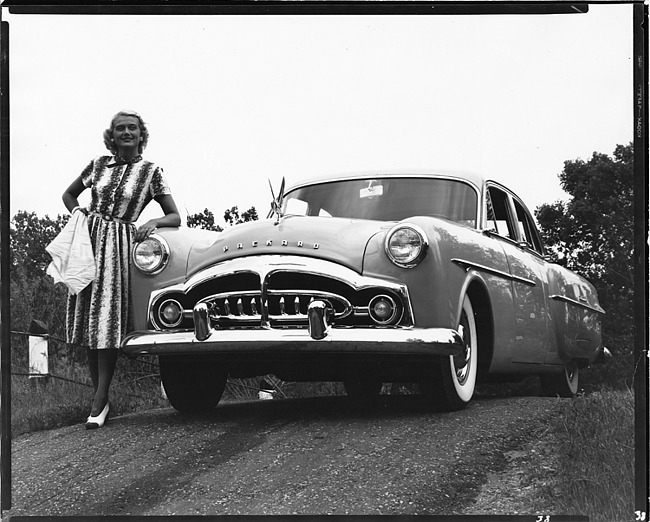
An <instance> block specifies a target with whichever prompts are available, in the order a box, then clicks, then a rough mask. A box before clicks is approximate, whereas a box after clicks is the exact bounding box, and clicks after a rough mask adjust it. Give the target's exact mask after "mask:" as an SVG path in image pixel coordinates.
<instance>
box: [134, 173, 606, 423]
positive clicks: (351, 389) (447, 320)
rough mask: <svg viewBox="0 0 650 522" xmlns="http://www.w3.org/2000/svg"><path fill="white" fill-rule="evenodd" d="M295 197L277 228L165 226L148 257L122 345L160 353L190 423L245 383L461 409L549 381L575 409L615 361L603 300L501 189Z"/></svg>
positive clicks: (323, 190)
mask: <svg viewBox="0 0 650 522" xmlns="http://www.w3.org/2000/svg"><path fill="white" fill-rule="evenodd" d="M283 185H284V182H283ZM280 192H281V193H280V194H279V195H278V197H277V198H275V199H274V201H273V203H272V213H271V214H270V215H269V218H268V219H266V220H261V221H254V222H249V223H244V224H240V225H237V226H234V227H231V228H229V229H228V230H226V231H224V232H222V233H216V232H208V231H205V230H197V229H188V228H179V229H160V230H158V231H157V233H156V234H154V235H152V236H151V237H149V238H148V239H147V240H145V241H143V242H141V243H139V244H137V245H136V246H135V248H134V251H133V264H134V266H135V268H134V276H133V288H134V296H133V301H134V306H135V313H136V317H135V321H136V331H134V332H132V333H131V334H130V335H128V336H127V337H126V338H125V340H124V342H123V344H122V349H123V351H124V352H125V353H126V354H127V355H128V356H138V355H140V354H150V355H157V356H158V359H159V363H160V375H161V379H162V382H163V385H164V388H165V391H166V394H167V396H168V398H169V400H170V402H171V404H172V406H173V407H174V408H176V409H178V410H179V411H192V410H201V409H207V408H212V407H214V406H215V405H216V404H217V402H218V401H219V399H220V397H221V394H222V393H223V390H224V387H225V385H226V380H227V378H228V376H229V375H230V376H233V377H252V376H258V375H267V374H274V375H276V376H277V377H278V378H279V379H282V380H284V381H342V382H343V383H344V386H345V390H346V392H347V394H348V395H350V396H351V397H354V398H356V399H362V400H369V399H371V398H372V397H373V396H376V395H378V394H379V392H380V389H381V388H382V384H383V383H391V382H397V383H402V382H414V383H419V387H420V390H421V392H422V396H423V397H424V400H425V401H427V403H430V404H431V405H435V406H436V407H440V408H443V409H449V410H454V409H459V408H462V407H463V406H465V405H466V404H467V403H468V402H469V401H470V399H471V398H472V395H473V393H474V389H475V385H476V382H477V379H478V380H480V379H503V378H510V377H518V376H519V377H521V376H526V375H530V374H534V375H539V376H540V378H541V383H542V389H543V391H544V392H545V393H546V394H549V395H559V396H562V397H571V396H573V395H574V394H575V393H576V392H577V390H578V374H579V369H580V368H584V367H586V366H588V365H590V364H591V363H594V362H595V361H600V360H602V359H604V358H605V356H606V355H608V351H607V350H606V348H604V347H603V346H602V343H601V331H600V319H601V316H602V314H604V311H603V309H602V308H601V307H600V305H599V302H598V297H597V295H596V292H595V290H594V288H593V286H592V285H591V284H590V283H589V282H588V281H586V280H585V279H584V278H582V277H580V276H579V275H576V274H575V273H573V272H571V271H569V270H567V269H566V268H565V267H563V266H559V265H557V264H552V263H549V262H548V261H547V259H546V257H545V252H544V246H543V245H542V241H541V238H540V235H539V232H538V231H537V228H536V225H535V222H534V221H533V218H532V216H531V214H530V212H529V211H528V210H527V208H526V207H525V206H524V204H523V203H522V201H521V200H520V199H519V198H518V197H517V196H516V195H515V194H514V193H513V192H511V191H510V190H508V189H507V188H505V187H503V186H502V185H500V184H499V183H496V182H493V181H489V180H484V179H482V178H480V177H478V176H475V175H467V174H463V175H458V174H451V173H378V172H372V173H368V174H361V175H347V176H338V177H332V178H323V179H318V180H314V181H310V182H302V183H298V184H296V185H295V186H293V187H291V188H290V189H289V190H287V191H286V193H284V191H283V190H281V191H280ZM274 197H275V196H274Z"/></svg>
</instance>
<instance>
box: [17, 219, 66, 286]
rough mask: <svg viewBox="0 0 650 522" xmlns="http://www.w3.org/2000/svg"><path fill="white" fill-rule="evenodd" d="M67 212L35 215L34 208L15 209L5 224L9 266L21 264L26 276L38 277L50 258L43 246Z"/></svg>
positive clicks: (53, 236)
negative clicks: (54, 215)
mask: <svg viewBox="0 0 650 522" xmlns="http://www.w3.org/2000/svg"><path fill="white" fill-rule="evenodd" d="M68 219H70V216H62V215H58V216H57V217H56V219H51V218H50V217H49V216H47V215H46V216H45V217H44V218H39V217H38V216H37V215H36V213H35V212H27V211H25V210H21V211H19V212H18V213H17V214H16V215H15V216H14V217H13V218H12V219H11V223H10V225H9V244H10V252H11V269H12V271H14V270H15V269H16V268H17V267H22V268H23V269H24V270H25V272H26V274H27V275H28V276H33V277H38V276H40V275H43V272H44V271H45V269H46V268H47V265H49V264H50V261H52V258H50V256H49V254H48V253H47V252H46V251H45V247H46V246H47V245H49V244H50V243H51V242H52V240H54V238H55V237H56V236H57V235H58V234H59V232H61V230H62V229H63V227H64V226H65V225H66V223H67V222H68Z"/></svg>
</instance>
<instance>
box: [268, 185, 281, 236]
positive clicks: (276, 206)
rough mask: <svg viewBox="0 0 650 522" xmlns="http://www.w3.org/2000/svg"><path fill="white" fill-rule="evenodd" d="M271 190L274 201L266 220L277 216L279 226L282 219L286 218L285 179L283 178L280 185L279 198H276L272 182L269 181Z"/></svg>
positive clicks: (276, 222)
mask: <svg viewBox="0 0 650 522" xmlns="http://www.w3.org/2000/svg"><path fill="white" fill-rule="evenodd" d="M269 188H270V189H271V196H272V197H273V201H271V210H270V211H269V215H268V216H266V219H271V217H273V215H276V216H277V219H276V221H275V224H276V225H277V224H278V223H279V222H280V219H282V217H283V216H284V214H283V213H282V199H283V198H284V177H282V183H281V184H280V191H279V192H278V197H275V193H274V192H273V186H272V185H271V180H269Z"/></svg>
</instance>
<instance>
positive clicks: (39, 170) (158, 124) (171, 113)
mask: <svg viewBox="0 0 650 522" xmlns="http://www.w3.org/2000/svg"><path fill="white" fill-rule="evenodd" d="M2 15H3V20H5V21H8V22H9V27H10V40H9V43H10V139H11V150H10V152H11V162H10V168H11V188H10V198H11V202H10V215H12V216H13V215H15V213H16V212H18V211H20V210H28V211H34V212H36V213H37V214H38V215H39V216H44V215H49V216H50V217H55V216H56V215H57V214H63V213H65V212H66V209H65V207H64V205H63V203H62V201H61V194H62V193H63V191H64V190H65V189H66V188H67V186H68V185H69V184H70V183H71V182H72V181H73V180H74V179H75V178H76V177H77V176H78V175H79V174H80V173H81V170H82V169H83V167H84V166H85V165H86V164H87V163H88V162H89V161H90V159H92V158H93V157H96V156H100V155H103V154H107V153H108V151H107V150H106V149H105V148H104V145H103V141H102V132H103V130H104V129H106V128H107V127H108V124H109V122H110V119H111V117H112V116H113V115H114V114H115V113H116V112H118V111H119V110H122V109H132V110H136V111H137V112H139V113H140V114H141V115H142V116H143V117H144V119H145V121H146V122H147V124H148V126H149V131H150V141H149V146H148V147H147V149H146V150H145V152H144V156H145V158H146V159H149V160H151V161H154V162H155V163H157V164H159V165H160V166H161V167H162V168H163V169H164V172H165V175H166V177H167V179H168V181H169V184H170V186H171V188H172V192H173V196H174V199H175V200H176V203H177V205H178V207H179V210H180V212H181V217H182V220H183V222H185V216H186V215H187V214H194V213H197V212H202V211H203V210H204V209H205V208H207V209H209V210H210V211H212V212H213V213H214V214H215V216H216V218H217V222H219V223H222V219H221V218H222V215H223V212H224V210H226V209H227V208H230V207H232V206H235V205H236V206H238V208H239V209H240V210H246V209H248V208H250V207H251V206H254V207H256V209H257V210H258V213H259V214H260V217H265V216H266V214H267V211H268V209H269V202H270V200H271V192H270V189H269V182H270V183H271V184H272V185H273V187H274V189H275V190H276V192H277V187H278V186H279V185H280V182H281V180H282V178H283V177H284V178H286V183H287V185H289V186H290V185H291V184H293V183H296V182H298V181H301V180H303V179H305V178H312V177H314V176H320V175H330V174H339V173H348V172H358V171H368V170H371V171H372V170H378V169H379V170H382V171H385V170H391V169H395V170H400V171H405V170H408V169H411V168H413V169H417V170H419V171H421V170H440V169H442V170H446V169H450V170H453V171H472V172H477V173H479V174H482V175H484V176H485V177H488V178H491V179H495V180H497V181H500V182H502V183H503V184H505V185H506V186H508V187H509V188H511V189H512V190H513V191H514V192H515V193H517V194H518V195H519V196H520V197H521V198H522V199H523V200H524V202H525V203H526V205H527V206H528V207H529V209H530V210H531V211H533V210H534V209H535V208H537V207H538V206H539V205H541V204H543V203H552V202H554V201H556V200H559V199H566V198H567V197H568V196H567V195H566V194H565V193H564V192H563V191H562V189H561V187H560V182H559V177H558V176H559V174H560V173H561V171H562V168H563V165H564V161H566V160H575V159H578V158H580V159H583V160H585V161H587V160H588V159H589V158H590V157H591V155H592V154H593V152H600V153H605V154H612V152H613V151H614V148H615V147H616V145H618V144H627V143H629V142H630V141H632V139H633V83H632V80H633V78H632V73H633V69H632V65H633V64H632V55H633V47H632V38H633V26H632V5H630V4H596V5H590V6H589V12H588V13H587V14H567V15H489V16H485V15H483V16H481V15H476V16H475V15H464V16H453V15H450V16H422V15H413V16H410V15H374V16H373V15H353V16H351V15H348V16H345V15H341V16H338V15H337V16H332V15H327V16H323V15H320V16H319V15H286V16H285V15H273V16H266V15H255V16H251V15H244V16H241V15H240V16H237V15H235V16H229V15H219V16H205V15H203V16H187V15H186V16H156V15H143V16H140V15H137V16H133V15H128V16H127V15H125V16H121V15H111V16H105V15H104V16H98V15H95V16H92V15H89V16H84V15H64V16H60V15H58V16H57V15H11V14H9V13H8V12H6V8H5V9H3V13H2ZM80 201H81V203H87V202H88V201H89V191H86V192H84V194H82V197H81V198H80ZM159 214H160V208H159V207H158V205H156V204H155V203H152V204H151V205H150V206H149V207H148V209H147V210H146V211H145V213H143V215H142V217H141V220H140V222H143V221H144V220H146V219H149V218H150V217H154V216H157V215H159Z"/></svg>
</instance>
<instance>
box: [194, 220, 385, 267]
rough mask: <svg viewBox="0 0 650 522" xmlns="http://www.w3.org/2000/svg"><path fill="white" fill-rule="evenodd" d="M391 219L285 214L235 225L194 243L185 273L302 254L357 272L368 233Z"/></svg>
mask: <svg viewBox="0 0 650 522" xmlns="http://www.w3.org/2000/svg"><path fill="white" fill-rule="evenodd" d="M392 224H393V223H386V222H383V221H367V220H357V219H342V218H330V217H327V218H324V217H306V216H287V217H284V218H282V219H281V220H280V221H279V222H277V221H276V220H272V219H267V220H263V221H253V222H249V223H244V224H241V225H236V226H234V227H232V228H229V229H227V230H226V231H224V232H222V233H221V234H219V236H218V237H217V238H216V239H215V240H214V241H212V242H211V243H210V244H205V243H203V244H195V245H194V248H192V251H191V252H190V253H189V257H188V264H187V276H188V277H189V276H191V275H193V274H195V273H196V272H198V271H200V270H202V269H204V268H206V267H208V266H211V265H214V264H215V263H219V262H221V261H225V260H227V259H233V258H237V257H245V256H256V255H267V254H275V255H282V254H285V255H302V256H309V257H314V258H319V259H325V260H329V261H333V262H336V263H339V264H342V265H344V266H347V267H348V268H351V269H352V270H355V271H357V272H359V273H361V272H362V269H363V257H364V252H365V250H366V245H367V244H368V241H369V240H370V238H371V237H372V236H374V235H375V234H377V233H378V232H381V231H382V230H386V229H387V228H389V227H390V226H391V225H392Z"/></svg>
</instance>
